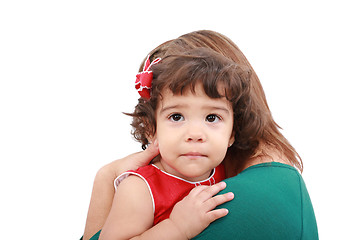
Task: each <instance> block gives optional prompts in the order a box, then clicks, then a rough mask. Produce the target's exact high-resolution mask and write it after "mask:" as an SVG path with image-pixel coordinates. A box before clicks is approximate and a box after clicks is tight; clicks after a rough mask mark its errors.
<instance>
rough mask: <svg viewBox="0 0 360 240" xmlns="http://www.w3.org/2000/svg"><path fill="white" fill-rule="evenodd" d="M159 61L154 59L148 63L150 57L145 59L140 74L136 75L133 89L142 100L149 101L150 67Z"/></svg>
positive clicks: (151, 73) (151, 74)
mask: <svg viewBox="0 0 360 240" xmlns="http://www.w3.org/2000/svg"><path fill="white" fill-rule="evenodd" d="M160 61H161V58H156V59H155V60H154V61H152V62H151V63H150V55H149V56H148V57H147V59H146V61H145V64H144V68H143V70H142V72H139V73H138V74H136V80H135V88H136V90H137V91H138V93H139V94H140V96H141V97H142V98H145V99H150V89H151V82H152V80H153V72H152V71H151V70H150V67H151V66H152V65H154V64H156V63H158V62H160Z"/></svg>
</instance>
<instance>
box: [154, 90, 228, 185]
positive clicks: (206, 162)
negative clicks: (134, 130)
mask: <svg viewBox="0 0 360 240" xmlns="http://www.w3.org/2000/svg"><path fill="white" fill-rule="evenodd" d="M162 96H163V98H162V99H161V100H159V103H158V107H157V109H156V135H155V138H157V140H158V143H159V149H160V155H161V160H160V163H159V167H160V168H162V169H163V170H165V171H166V172H168V173H170V174H173V175H175V176H178V177H182V178H184V179H186V180H189V181H200V180H204V179H206V178H208V177H209V175H210V173H211V170H212V169H213V168H214V167H216V166H218V165H219V164H220V163H221V162H222V160H223V159H224V157H225V155H226V151H227V148H228V147H229V145H231V144H232V143H233V142H234V137H233V136H232V129H233V109H232V106H231V104H230V102H229V101H228V100H226V98H219V99H213V98H210V97H208V96H207V95H206V94H205V92H204V90H203V88H202V86H201V84H197V85H196V86H195V93H192V92H191V90H188V91H186V92H185V93H183V95H174V94H173V93H172V92H171V91H170V90H165V91H163V92H162Z"/></svg>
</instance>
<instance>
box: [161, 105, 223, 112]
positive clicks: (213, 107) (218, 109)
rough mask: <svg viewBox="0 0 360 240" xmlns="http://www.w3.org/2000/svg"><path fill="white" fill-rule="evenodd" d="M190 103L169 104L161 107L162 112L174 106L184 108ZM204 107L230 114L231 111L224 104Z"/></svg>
mask: <svg viewBox="0 0 360 240" xmlns="http://www.w3.org/2000/svg"><path fill="white" fill-rule="evenodd" d="M187 106H188V105H186V104H175V105H169V106H165V107H163V108H161V110H160V114H161V113H163V112H165V111H168V110H171V109H174V108H184V107H187ZM203 108H204V109H207V110H209V111H211V110H217V111H223V112H225V113H226V114H230V111H229V109H228V108H227V107H222V106H205V107H203Z"/></svg>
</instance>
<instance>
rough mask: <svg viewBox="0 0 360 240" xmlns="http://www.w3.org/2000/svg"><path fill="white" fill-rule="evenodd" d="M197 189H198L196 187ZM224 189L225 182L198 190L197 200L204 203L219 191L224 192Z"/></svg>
mask: <svg viewBox="0 0 360 240" xmlns="http://www.w3.org/2000/svg"><path fill="white" fill-rule="evenodd" d="M196 188H198V187H196ZM225 188H226V183H225V182H219V183H217V184H214V185H212V186H204V188H203V189H200V190H201V191H199V194H198V195H199V196H198V197H199V198H200V199H202V200H204V201H206V200H207V199H209V198H211V197H212V196H214V195H216V194H218V193H219V192H220V191H221V190H224V189H225Z"/></svg>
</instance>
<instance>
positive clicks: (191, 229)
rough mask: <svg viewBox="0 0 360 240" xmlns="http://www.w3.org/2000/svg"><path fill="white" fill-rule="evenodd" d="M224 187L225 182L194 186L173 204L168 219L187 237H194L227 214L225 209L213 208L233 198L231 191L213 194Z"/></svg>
mask: <svg viewBox="0 0 360 240" xmlns="http://www.w3.org/2000/svg"><path fill="white" fill-rule="evenodd" d="M225 187H226V184H225V182H220V183H217V184H215V185H212V186H198V187H196V188H194V189H193V190H191V192H190V193H189V195H188V196H186V197H185V198H184V199H183V200H181V201H180V202H178V203H177V204H176V205H175V206H174V208H173V210H172V212H171V214H170V221H172V223H173V224H174V225H175V226H176V228H177V229H178V230H179V231H180V232H181V234H182V235H183V236H185V237H186V238H187V239H191V238H193V237H195V236H196V235H198V234H199V233H201V232H202V231H203V230H204V229H205V228H206V227H207V226H208V225H209V224H210V223H211V222H213V221H215V220H216V219H219V218H221V217H224V216H226V215H227V214H228V210H227V209H215V210H214V208H215V207H217V206H218V205H220V204H223V203H225V202H228V201H230V200H232V199H233V198H234V194H233V193H231V192H229V193H225V194H222V195H216V196H214V195H215V194H217V193H218V192H220V191H221V190H223V189H225Z"/></svg>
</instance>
